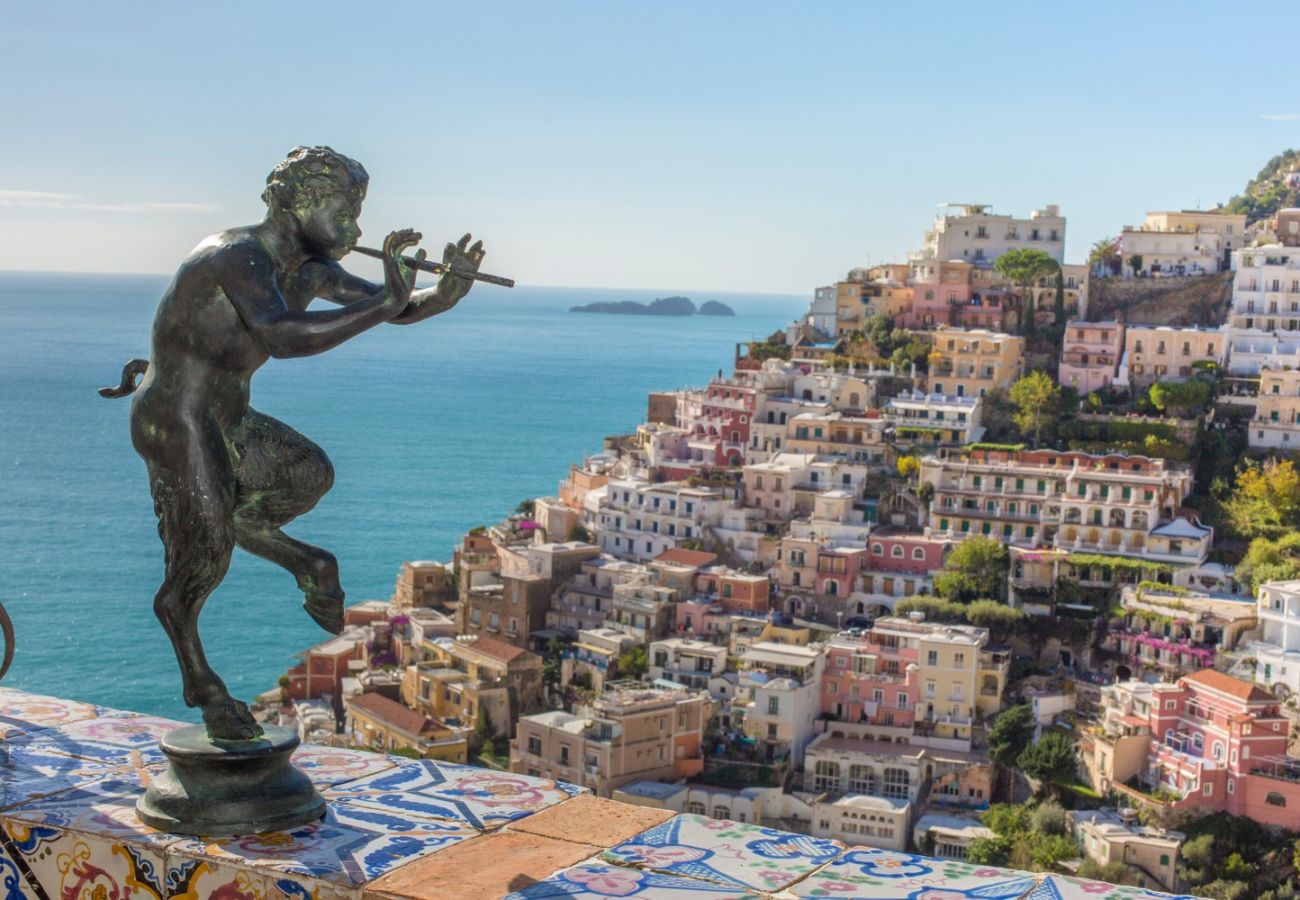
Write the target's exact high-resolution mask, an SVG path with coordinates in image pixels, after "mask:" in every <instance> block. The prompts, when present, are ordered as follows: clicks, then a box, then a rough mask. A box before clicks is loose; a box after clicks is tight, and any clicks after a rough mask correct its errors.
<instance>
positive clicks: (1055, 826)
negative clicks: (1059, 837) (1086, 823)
mask: <svg viewBox="0 0 1300 900" xmlns="http://www.w3.org/2000/svg"><path fill="white" fill-rule="evenodd" d="M1029 822H1030V825H1031V826H1033V829H1034V831H1039V832H1042V833H1043V834H1065V833H1066V832H1067V831H1068V830H1069V823H1067V822H1066V821H1065V807H1063V806H1061V804H1059V803H1056V802H1055V801H1052V800H1045V801H1044V802H1042V803H1040V804H1038V806H1037V807H1035V809H1034V812H1033V814H1032V815H1031V816H1030V817H1029Z"/></svg>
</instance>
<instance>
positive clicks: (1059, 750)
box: [1019, 731, 1079, 792]
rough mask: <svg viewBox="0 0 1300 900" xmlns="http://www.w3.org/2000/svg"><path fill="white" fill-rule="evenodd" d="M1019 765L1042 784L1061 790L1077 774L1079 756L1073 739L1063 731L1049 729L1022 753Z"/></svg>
mask: <svg viewBox="0 0 1300 900" xmlns="http://www.w3.org/2000/svg"><path fill="white" fill-rule="evenodd" d="M1019 763H1020V769H1021V771H1023V772H1024V773H1025V774H1026V775H1028V776H1029V777H1030V778H1033V779H1034V780H1036V781H1038V782H1039V783H1040V784H1042V786H1043V790H1044V792H1051V791H1054V790H1059V789H1060V788H1062V787H1064V786H1065V785H1067V784H1072V783H1073V782H1074V781H1075V780H1076V779H1077V778H1078V771H1079V760H1078V757H1077V756H1076V755H1075V750H1074V742H1073V741H1071V740H1070V738H1069V737H1068V736H1066V734H1065V733H1064V732H1060V731H1049V732H1047V733H1046V734H1044V735H1043V736H1042V737H1041V738H1039V739H1038V740H1037V741H1036V742H1035V743H1032V744H1030V745H1029V746H1028V747H1026V748H1025V749H1024V752H1023V753H1021V754H1020V760H1019Z"/></svg>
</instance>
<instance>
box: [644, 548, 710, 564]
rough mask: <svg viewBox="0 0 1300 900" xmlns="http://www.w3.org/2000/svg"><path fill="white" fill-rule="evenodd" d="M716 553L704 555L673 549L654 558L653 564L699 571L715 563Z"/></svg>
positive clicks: (694, 551) (698, 551) (702, 552)
mask: <svg viewBox="0 0 1300 900" xmlns="http://www.w3.org/2000/svg"><path fill="white" fill-rule="evenodd" d="M717 558H718V555H717V554H716V553H706V552H705V551H703V550H683V549H681V548H680V547H674V548H673V549H671V550H665V551H664V552H663V553H660V554H659V555H658V556H656V557H655V558H654V561H655V562H666V563H672V564H673V565H676V566H690V567H691V568H692V569H700V568H703V567H704V566H707V565H710V564H712V563H713V562H715V561H717Z"/></svg>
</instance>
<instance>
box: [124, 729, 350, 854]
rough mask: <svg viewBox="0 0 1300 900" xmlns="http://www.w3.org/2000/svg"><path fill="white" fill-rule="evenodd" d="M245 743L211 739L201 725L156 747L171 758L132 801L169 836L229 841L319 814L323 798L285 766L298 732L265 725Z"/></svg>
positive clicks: (177, 733) (146, 820)
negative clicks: (257, 736) (238, 835)
mask: <svg viewBox="0 0 1300 900" xmlns="http://www.w3.org/2000/svg"><path fill="white" fill-rule="evenodd" d="M265 728H266V733H265V734H264V735H263V736H262V737H260V738H257V739H255V740H251V741H214V740H212V739H211V738H210V737H208V732H207V729H206V728H204V727H203V726H201V725H191V726H187V727H185V728H177V729H176V730H175V731H172V732H170V733H168V734H167V735H166V736H165V737H164V738H163V739H162V742H161V746H162V751H163V753H164V754H166V756H167V758H168V759H169V760H170V761H171V765H170V766H168V767H167V770H166V771H165V772H163V773H162V774H161V775H159V776H158V777H157V778H155V779H154V780H153V782H152V783H151V784H150V785H149V789H148V790H147V791H145V795H144V796H143V797H141V798H140V800H139V802H137V803H136V813H137V814H138V815H139V816H140V820H141V821H143V822H144V823H145V824H146V825H149V826H151V827H153V828H157V829H159V830H161V831H167V832H171V833H172V834H190V835H202V836H205V837H230V836H232V835H237V834H260V833H262V832H265V831H282V830H285V829H288V828H293V827H294V826H297V825H302V824H305V823H307V822H312V821H314V820H316V819H319V818H320V817H321V816H323V815H324V814H325V800H324V798H323V797H321V795H320V794H318V793H316V788H315V787H313V786H312V783H311V781H310V780H308V778H307V776H306V775H304V774H303V773H302V772H300V771H298V770H297V769H295V768H294V767H293V765H292V764H291V763H290V762H289V755H290V754H291V753H293V751H294V748H295V747H297V746H298V735H297V734H295V733H294V732H292V731H289V730H288V729H286V728H277V727H275V726H273V725H267V726H265Z"/></svg>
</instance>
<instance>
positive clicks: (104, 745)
mask: <svg viewBox="0 0 1300 900" xmlns="http://www.w3.org/2000/svg"><path fill="white" fill-rule="evenodd" d="M180 725H181V723H180V722H176V721H173V720H171V719H161V718H158V717H156V716H140V715H135V714H134V713H122V712H118V711H116V710H110V711H108V712H107V713H105V714H102V715H98V716H96V717H94V718H90V719H81V720H78V721H75V722H70V723H68V724H66V725H61V726H59V727H58V728H47V729H44V730H42V731H37V732H33V733H31V734H28V735H25V736H23V737H21V738H17V739H15V740H14V741H13V742H12V743H14V744H15V745H18V746H28V747H40V748H43V749H46V750H52V751H56V752H58V753H63V754H66V755H68V756H78V757H81V758H83V759H92V760H96V761H98V762H103V763H108V764H110V765H119V766H130V767H132V768H139V767H141V766H153V765H160V764H163V763H165V762H166V757H165V756H163V753H162V750H161V749H160V748H159V746H158V742H159V741H161V740H162V737H163V735H165V734H167V732H169V731H171V730H172V729H174V728H177V727H179V726H180ZM7 743H8V742H7Z"/></svg>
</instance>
